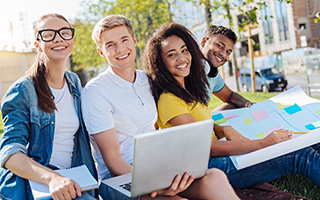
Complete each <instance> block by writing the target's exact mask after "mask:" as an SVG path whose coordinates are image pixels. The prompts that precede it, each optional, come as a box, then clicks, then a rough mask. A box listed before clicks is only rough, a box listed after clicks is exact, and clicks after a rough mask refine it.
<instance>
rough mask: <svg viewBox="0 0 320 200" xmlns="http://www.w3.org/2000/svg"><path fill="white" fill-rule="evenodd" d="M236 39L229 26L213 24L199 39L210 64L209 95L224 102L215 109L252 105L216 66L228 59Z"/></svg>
mask: <svg viewBox="0 0 320 200" xmlns="http://www.w3.org/2000/svg"><path fill="white" fill-rule="evenodd" d="M236 41H237V36H236V34H235V33H234V32H233V31H232V30H231V29H230V28H226V27H224V26H215V25H212V26H210V27H209V28H208V29H207V30H206V32H205V36H204V37H203V38H202V40H201V44H200V49H201V51H202V53H203V55H204V57H205V58H206V59H207V61H208V63H209V65H210V70H208V71H209V73H208V81H209V84H210V88H209V93H210V94H209V96H211V93H213V94H214V95H215V96H217V97H218V98H219V99H221V100H222V101H223V102H224V104H222V105H220V106H218V107H217V108H215V110H225V109H233V108H242V107H250V106H251V105H252V103H251V102H250V101H248V100H247V99H245V98H244V97H242V96H241V95H240V94H238V93H236V92H233V91H232V90H231V89H230V88H229V87H228V86H227V85H226V84H225V82H224V80H223V79H222V77H221V76H220V74H219V72H218V67H220V66H222V65H224V64H225V63H226V62H227V61H229V59H230V55H231V53H232V49H233V46H234V44H235V43H236ZM208 68H209V67H208Z"/></svg>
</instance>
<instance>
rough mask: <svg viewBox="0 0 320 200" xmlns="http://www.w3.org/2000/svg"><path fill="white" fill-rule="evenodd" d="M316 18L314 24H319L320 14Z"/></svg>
mask: <svg viewBox="0 0 320 200" xmlns="http://www.w3.org/2000/svg"><path fill="white" fill-rule="evenodd" d="M314 17H315V19H314V23H319V22H320V12H318V13H317V14H316V15H315V16H314Z"/></svg>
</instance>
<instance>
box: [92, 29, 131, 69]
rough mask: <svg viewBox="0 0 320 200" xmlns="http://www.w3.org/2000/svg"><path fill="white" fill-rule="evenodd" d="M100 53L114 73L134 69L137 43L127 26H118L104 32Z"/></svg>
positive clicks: (101, 37)
mask: <svg viewBox="0 0 320 200" xmlns="http://www.w3.org/2000/svg"><path fill="white" fill-rule="evenodd" d="M100 39H101V48H100V47H98V52H99V53H100V55H101V56H103V57H105V58H106V59H107V61H108V63H109V65H110V66H111V67H112V69H113V70H114V71H117V70H123V69H127V68H130V69H133V68H134V64H135V58H136V48H135V47H136V45H137V41H136V38H135V37H134V36H132V35H131V34H130V33H129V31H128V29H127V27H126V26H117V27H115V28H112V29H108V30H106V31H104V32H103V33H102V34H101V36H100Z"/></svg>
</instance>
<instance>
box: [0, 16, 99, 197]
mask: <svg viewBox="0 0 320 200" xmlns="http://www.w3.org/2000/svg"><path fill="white" fill-rule="evenodd" d="M35 35H36V41H35V42H34V45H35V47H36V48H37V50H38V55H37V57H36V59H35V62H34V64H33V65H32V66H31V69H30V70H29V73H28V76H26V77H23V78H21V79H19V80H17V81H16V82H15V83H14V84H13V85H12V86H11V87H10V88H9V90H8V91H7V93H6V95H5V97H4V99H3V101H2V105H1V111H2V117H3V122H4V133H3V135H2V137H1V139H0V199H15V200H16V199H21V200H22V199H33V195H32V192H31V189H30V185H29V182H28V180H33V181H36V182H39V183H42V184H46V185H48V186H49V191H50V194H51V196H52V197H53V199H59V200H62V199H75V198H79V199H95V198H94V197H93V196H95V194H94V193H95V191H90V192H87V193H81V188H80V186H79V185H78V184H77V183H76V182H75V181H73V180H71V179H69V178H65V177H62V176H61V175H59V174H58V173H56V172H54V171H53V170H54V169H65V168H69V167H75V166H80V165H83V164H84V165H86V166H87V167H88V169H89V171H90V172H91V174H92V175H93V176H94V177H96V175H97V174H96V170H95V166H94V161H93V159H92V156H91V150H90V143H89V138H88V134H87V131H86V129H85V127H84V124H83V121H82V117H81V110H80V108H81V105H80V92H81V84H80V80H79V78H78V77H77V75H75V74H74V73H71V72H68V71H66V65H67V62H68V58H69V56H70V55H71V53H72V50H73V46H74V29H73V28H72V27H71V26H70V24H69V23H68V21H67V20H66V19H65V18H64V17H63V16H61V15H58V14H48V15H44V16H42V17H41V18H40V19H39V20H38V21H37V23H36V26H35ZM89 194H90V195H89Z"/></svg>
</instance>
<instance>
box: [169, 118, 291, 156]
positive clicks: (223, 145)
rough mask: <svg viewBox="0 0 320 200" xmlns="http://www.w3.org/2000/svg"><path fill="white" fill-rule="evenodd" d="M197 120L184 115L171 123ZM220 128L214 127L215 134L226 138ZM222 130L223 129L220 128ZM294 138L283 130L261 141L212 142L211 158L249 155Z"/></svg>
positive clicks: (178, 123)
mask: <svg viewBox="0 0 320 200" xmlns="http://www.w3.org/2000/svg"><path fill="white" fill-rule="evenodd" d="M195 121H196V120H195V119H194V118H193V117H192V116H191V115H190V114H182V115H179V116H176V117H174V118H172V119H171V120H169V123H170V124H171V125H173V126H176V125H181V124H187V123H192V122H195ZM217 127H220V126H216V125H215V126H214V129H215V133H216V134H217V136H218V137H224V136H225V135H224V133H221V131H222V130H223V129H219V128H218V129H217V130H216V128H217ZM220 128H221V127H220ZM291 138H292V132H291V131H288V130H282V131H280V132H279V133H270V134H269V135H268V136H267V137H265V138H263V139H260V140H245V139H243V140H241V141H239V140H232V141H215V140H212V144H211V153H210V155H211V156H231V155H238V154H244V153H249V152H252V151H255V150H258V149H261V148H264V147H267V146H270V145H272V144H276V143H279V142H283V141H285V140H288V139H291Z"/></svg>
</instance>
